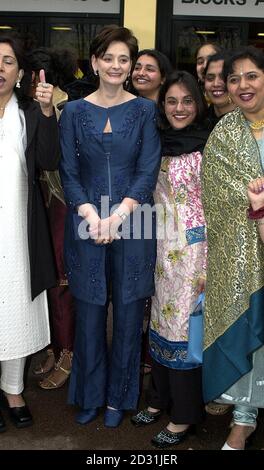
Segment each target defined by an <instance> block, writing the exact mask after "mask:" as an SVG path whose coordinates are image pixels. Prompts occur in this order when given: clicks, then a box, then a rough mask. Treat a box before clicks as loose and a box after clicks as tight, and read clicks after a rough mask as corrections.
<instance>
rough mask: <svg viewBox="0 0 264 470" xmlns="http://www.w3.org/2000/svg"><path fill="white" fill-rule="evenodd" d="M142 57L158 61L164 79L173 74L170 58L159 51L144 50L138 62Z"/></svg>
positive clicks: (140, 52) (139, 55)
mask: <svg viewBox="0 0 264 470" xmlns="http://www.w3.org/2000/svg"><path fill="white" fill-rule="evenodd" d="M142 55H148V56H150V57H153V58H154V59H155V60H156V62H157V64H158V67H159V71H160V74H161V77H162V78H166V77H167V76H168V75H169V74H170V73H171V72H172V65H171V63H170V61H169V59H168V57H167V56H166V55H165V54H163V53H162V52H160V51H158V50H157V49H142V50H141V51H139V53H138V55H137V59H136V61H137V60H138V59H139V57H141V56H142Z"/></svg>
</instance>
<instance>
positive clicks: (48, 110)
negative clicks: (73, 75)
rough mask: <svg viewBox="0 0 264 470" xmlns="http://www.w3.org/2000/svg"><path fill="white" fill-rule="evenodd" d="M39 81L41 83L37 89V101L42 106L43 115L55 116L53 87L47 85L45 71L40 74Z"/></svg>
mask: <svg viewBox="0 0 264 470" xmlns="http://www.w3.org/2000/svg"><path fill="white" fill-rule="evenodd" d="M39 79H40V82H39V83H38V85H37V87H36V99H37V101H38V102H39V104H40V107H41V111H42V113H43V114H45V116H47V117H49V116H51V115H52V114H53V104H52V95H53V86H52V85H50V84H49V83H46V77H45V71H44V70H43V69H41V70H40V72H39Z"/></svg>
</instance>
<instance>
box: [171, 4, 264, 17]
mask: <svg viewBox="0 0 264 470" xmlns="http://www.w3.org/2000/svg"><path fill="white" fill-rule="evenodd" d="M164 1H166V0H164ZM173 14H174V15H189V16H215V17H218V16H228V17H229V18H230V17H231V18H232V17H233V18H263V19H264V0H173Z"/></svg>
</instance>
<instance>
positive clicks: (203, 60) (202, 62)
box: [196, 44, 216, 82]
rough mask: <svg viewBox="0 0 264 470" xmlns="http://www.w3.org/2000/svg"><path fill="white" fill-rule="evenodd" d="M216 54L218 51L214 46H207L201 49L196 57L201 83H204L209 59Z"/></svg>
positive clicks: (197, 71)
mask: <svg viewBox="0 0 264 470" xmlns="http://www.w3.org/2000/svg"><path fill="white" fill-rule="evenodd" d="M215 53H216V49H215V48H214V46H213V45H212V44H206V45H205V46H202V47H200V49H199V50H198V54H197V57H196V73H197V76H198V78H199V80H200V81H201V82H203V81H204V76H203V73H204V69H205V67H206V65H207V61H208V58H209V57H210V56H211V55H213V54H215Z"/></svg>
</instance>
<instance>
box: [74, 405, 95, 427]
mask: <svg viewBox="0 0 264 470" xmlns="http://www.w3.org/2000/svg"><path fill="white" fill-rule="evenodd" d="M97 416H98V409H97V408H88V409H87V410H82V411H80V413H78V414H77V416H76V418H75V421H76V423H78V424H88V423H90V422H91V421H93V420H94V419H95V418H96V417H97Z"/></svg>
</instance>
